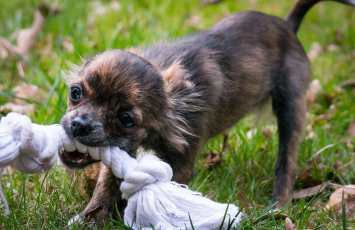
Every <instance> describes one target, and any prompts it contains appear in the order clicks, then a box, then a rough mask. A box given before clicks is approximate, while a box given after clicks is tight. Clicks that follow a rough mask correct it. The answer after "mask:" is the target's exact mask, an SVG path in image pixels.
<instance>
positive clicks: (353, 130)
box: [348, 121, 355, 137]
mask: <svg viewBox="0 0 355 230" xmlns="http://www.w3.org/2000/svg"><path fill="white" fill-rule="evenodd" d="M348 133H349V135H350V136H351V137H355V121H354V122H352V123H351V124H350V125H349V128H348Z"/></svg>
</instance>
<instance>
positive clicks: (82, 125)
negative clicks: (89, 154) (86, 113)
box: [71, 117, 92, 137]
mask: <svg viewBox="0 0 355 230" xmlns="http://www.w3.org/2000/svg"><path fill="white" fill-rule="evenodd" d="M91 130H92V128H91V125H90V124H89V123H88V122H86V121H84V120H83V119H82V118H81V117H76V118H74V120H73V121H72V122H71V131H72V132H73V136H74V137H81V136H86V135H88V134H89V133H90V132H91Z"/></svg>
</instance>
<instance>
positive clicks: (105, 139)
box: [61, 50, 169, 168]
mask: <svg viewBox="0 0 355 230" xmlns="http://www.w3.org/2000/svg"><path fill="white" fill-rule="evenodd" d="M67 81H68V85H69V86H70V92H69V98H68V110H67V113H66V114H65V116H64V117H63V118H62V120H61V125H62V126H63V127H64V129H65V131H66V132H67V134H68V135H69V136H70V137H72V138H74V139H75V140H77V141H79V142H80V143H82V144H83V145H86V146H91V147H106V146H118V147H120V148H121V149H123V150H125V151H127V152H128V153H131V154H134V152H135V151H136V150H137V148H138V147H139V146H140V145H141V144H142V142H143V141H144V140H145V139H146V138H147V135H148V133H149V131H150V130H155V131H156V132H159V131H160V130H162V129H164V128H163V126H164V123H165V120H166V119H167V118H166V111H167V110H168V107H169V106H168V100H167V96H166V91H165V89H164V87H165V86H164V85H165V83H164V80H163V77H162V76H161V74H160V72H159V71H158V70H157V69H156V68H155V67H154V66H153V65H152V64H150V63H149V62H148V61H146V60H145V59H143V58H141V57H139V56H137V55H135V54H133V53H130V52H127V51H123V50H111V51H107V52H104V53H102V54H100V55H97V56H95V57H93V58H91V59H89V60H88V61H87V62H85V63H84V64H83V65H82V66H81V67H78V68H77V70H75V71H73V72H72V73H71V74H70V76H69V77H68V80H67ZM69 155H70V153H66V156H65V155H63V154H62V155H61V157H62V161H63V162H64V163H65V164H66V165H68V166H71V167H75V168H81V167H84V166H86V165H87V164H89V163H91V162H90V160H86V161H85V160H84V162H79V163H76V162H77V161H76V160H75V159H76V158H75V156H69ZM68 160H69V161H68Z"/></svg>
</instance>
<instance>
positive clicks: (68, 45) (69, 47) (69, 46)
mask: <svg viewBox="0 0 355 230" xmlns="http://www.w3.org/2000/svg"><path fill="white" fill-rule="evenodd" d="M62 46H63V48H64V49H65V51H67V52H68V53H73V52H74V45H73V42H72V38H71V37H68V36H67V37H65V39H64V41H63V43H62Z"/></svg>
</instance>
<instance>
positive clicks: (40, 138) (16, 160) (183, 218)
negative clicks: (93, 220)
mask: <svg viewBox="0 0 355 230" xmlns="http://www.w3.org/2000/svg"><path fill="white" fill-rule="evenodd" d="M62 148H64V149H65V150H67V151H75V150H78V151H79V152H81V151H83V150H85V151H87V152H88V153H89V154H90V156H91V157H92V158H94V159H96V160H101V161H102V162H103V163H104V164H105V165H106V166H107V167H109V168H111V169H112V172H113V173H114V175H115V176H116V177H119V178H123V179H124V181H123V182H122V183H121V187H120V190H121V191H122V197H123V198H124V199H127V200H128V205H127V207H126V209H125V215H124V222H125V223H126V224H127V225H129V226H132V227H133V228H134V229H138V228H140V227H142V229H151V226H154V228H155V229H192V227H191V225H190V219H191V221H192V223H193V226H194V228H195V229H219V227H220V226H221V224H222V225H223V228H226V227H227V226H228V222H229V221H232V220H233V219H235V220H234V225H235V224H237V223H238V222H240V219H241V214H239V209H238V208H237V207H236V206H234V205H229V207H228V205H227V204H221V203H217V202H213V201H211V200H209V199H207V198H205V197H202V196H201V195H200V194H199V193H197V192H193V191H191V190H189V189H187V188H186V186H183V185H179V184H176V183H175V182H171V178H172V176H173V172H172V169H171V167H170V165H168V164H167V163H165V162H163V161H161V160H160V159H159V158H158V157H157V156H155V155H152V154H146V155H143V156H142V157H141V159H140V160H139V161H137V160H136V159H135V158H132V157H130V156H129V155H128V154H127V152H125V151H123V150H121V149H120V148H118V147H102V148H93V147H87V146H84V145H82V144H81V143H79V142H77V141H74V140H72V139H70V138H69V137H68V136H67V134H66V132H65V131H64V129H63V127H61V126H60V125H49V126H42V125H37V124H32V123H31V121H30V119H29V118H28V117H26V116H23V115H20V114H16V113H10V114H8V115H7V116H6V117H3V118H2V119H1V122H0V167H4V166H6V165H10V164H13V165H14V166H15V167H16V168H17V169H18V170H19V171H21V172H24V173H44V172H46V171H48V170H49V169H51V168H52V167H53V166H54V164H55V163H56V161H57V153H58V151H59V150H60V149H62ZM0 192H1V184H0ZM4 202H6V200H5V201H4ZM227 207H228V210H227ZM226 210H227V211H226ZM225 213H226V214H227V215H226V217H225V221H224V223H222V222H223V219H224V216H225ZM238 214H239V215H238ZM236 215H238V216H236ZM132 224H133V225H132Z"/></svg>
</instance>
